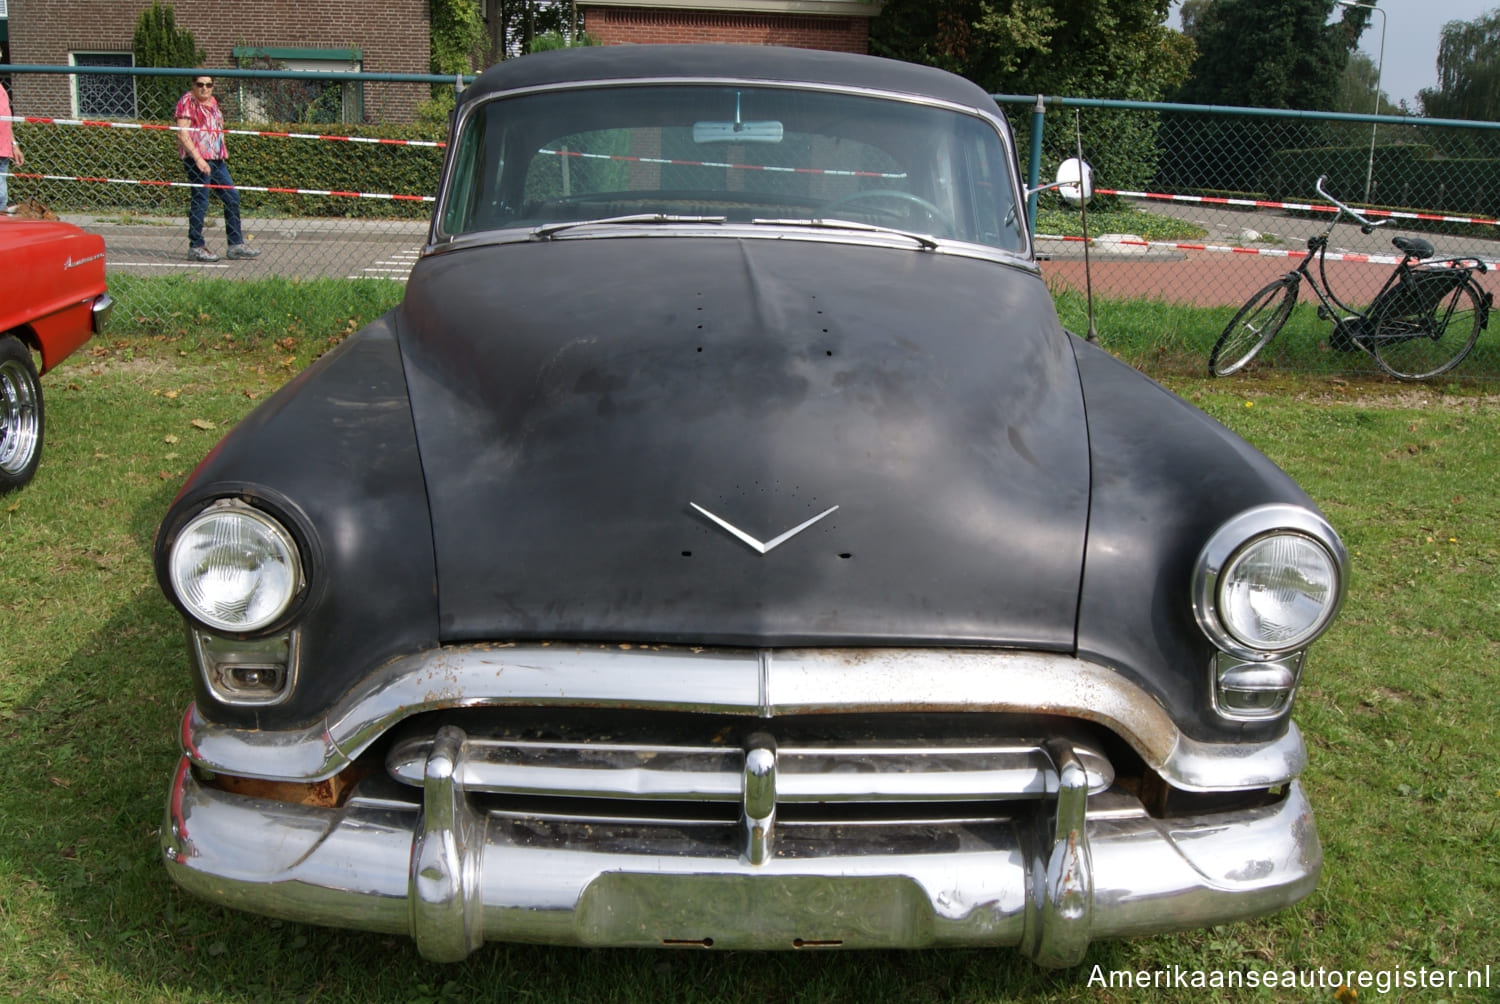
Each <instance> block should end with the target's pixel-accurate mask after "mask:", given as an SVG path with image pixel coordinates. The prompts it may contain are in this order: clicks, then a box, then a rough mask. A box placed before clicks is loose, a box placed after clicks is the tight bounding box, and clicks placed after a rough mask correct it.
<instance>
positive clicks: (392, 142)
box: [0, 115, 448, 149]
mask: <svg viewBox="0 0 1500 1004" xmlns="http://www.w3.org/2000/svg"><path fill="white" fill-rule="evenodd" d="M0 122H27V123H30V124H32V125H69V126H87V127H89V128H92V129H138V130H140V131H142V132H180V131H181V130H183V129H187V128H192V127H190V126H176V125H164V124H162V123H160V122H116V121H114V120H113V119H59V118H50V117H48V116H45V115H0ZM196 131H198V132H221V133H223V134H224V135H226V136H269V137H272V138H274V139H319V140H326V141H329V142H334V143H370V144H375V145H380V146H429V147H436V148H438V149H444V148H446V147H447V145H448V144H447V143H440V142H436V141H434V140H426V139H382V138H380V137H378V136H334V135H331V134H324V133H318V132H277V131H274V130H271V129H198V130H196Z"/></svg>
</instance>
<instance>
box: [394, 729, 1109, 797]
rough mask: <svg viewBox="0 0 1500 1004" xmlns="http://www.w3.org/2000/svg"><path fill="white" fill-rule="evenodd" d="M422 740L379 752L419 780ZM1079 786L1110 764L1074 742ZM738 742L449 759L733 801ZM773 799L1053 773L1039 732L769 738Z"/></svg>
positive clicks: (576, 789)
mask: <svg viewBox="0 0 1500 1004" xmlns="http://www.w3.org/2000/svg"><path fill="white" fill-rule="evenodd" d="M432 744H433V743H432V739H430V738H412V739H408V740H406V741H404V742H401V743H398V744H397V745H396V746H394V747H393V748H392V750H391V752H390V754H389V756H388V758H387V768H388V770H389V771H390V774H391V776H392V777H394V778H395V779H396V780H398V781H401V782H402V783H405V784H409V785H412V786H415V787H420V786H421V785H422V777H423V769H424V764H425V763H426V762H427V758H428V756H429V754H430V752H431V750H432ZM1077 749H1078V757H1079V760H1080V762H1081V764H1082V765H1083V768H1084V770H1085V771H1086V772H1087V783H1088V791H1089V793H1090V794H1094V793H1097V792H1100V791H1103V790H1104V789H1106V788H1108V787H1109V786H1110V784H1111V783H1112V782H1113V780H1114V769H1113V767H1112V766H1111V765H1110V763H1109V761H1108V760H1107V759H1106V758H1105V757H1104V756H1103V755H1102V754H1100V753H1098V752H1097V751H1095V750H1092V749H1089V748H1087V747H1083V746H1080V747H1078V748H1077ZM745 757H746V753H745V750H743V749H740V748H738V747H724V746H670V745H647V744H628V745H626V744H610V743H602V744H593V743H588V742H581V741H573V742H552V741H545V742H543V741H533V740H523V739H514V738H504V739H491V738H483V737H476V736H469V737H468V738H467V739H466V740H465V743H464V750H463V756H462V757H461V758H460V760H459V763H460V764H461V769H462V772H463V776H462V778H460V779H459V780H460V781H461V782H462V784H463V786H464V788H465V790H467V791H469V792H470V793H471V794H479V793H487V794H499V795H519V796H553V797H566V798H600V799H621V800H640V801H653V800H661V801H688V802H704V801H708V802H732V803H739V802H741V801H742V799H743V798H744V797H745V781H744V777H745V762H746V761H745ZM775 758H776V785H775V789H776V801H777V802H778V803H780V804H783V805H786V804H796V803H830V802H850V803H860V802H903V803H907V802H969V801H1004V800H1012V799H1036V798H1042V797H1046V796H1050V795H1055V794H1056V793H1057V791H1058V772H1057V768H1056V766H1055V765H1054V763H1053V758H1052V756H1051V755H1050V754H1049V753H1048V751H1047V750H1046V749H1045V748H1044V747H1043V745H1042V742H1041V741H1040V740H1036V741H1029V740H1028V741H1012V742H1005V743H991V744H977V743H969V744H965V743H962V742H958V743H953V744H938V743H935V742H933V743H900V744H891V745H869V746H848V745H838V746H822V745H806V746H803V745H793V746H778V747H777V748H776V751H775Z"/></svg>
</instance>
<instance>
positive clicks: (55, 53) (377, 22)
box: [0, 0, 881, 122]
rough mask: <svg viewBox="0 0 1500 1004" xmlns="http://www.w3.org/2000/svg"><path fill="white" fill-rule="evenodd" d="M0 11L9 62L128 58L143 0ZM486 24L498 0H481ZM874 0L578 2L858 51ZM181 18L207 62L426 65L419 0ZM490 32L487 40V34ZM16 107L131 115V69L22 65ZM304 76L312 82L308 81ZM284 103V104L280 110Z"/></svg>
mask: <svg viewBox="0 0 1500 1004" xmlns="http://www.w3.org/2000/svg"><path fill="white" fill-rule="evenodd" d="M0 5H5V6H6V7H8V19H7V20H5V21H0V24H3V25H4V27H5V29H6V34H7V36H8V38H7V43H8V48H9V52H8V55H9V61H10V62H13V63H17V64H32V65H42V66H78V67H87V66H98V67H129V66H131V65H133V62H134V58H133V56H132V54H131V38H132V35H133V34H134V32H135V25H136V21H137V20H138V19H139V17H140V13H141V11H143V10H145V9H146V8H147V7H149V6H150V0H0ZM479 6H480V11H481V13H482V15H483V16H484V18H485V21H486V23H487V25H488V26H489V27H490V29H491V30H492V31H493V30H495V28H496V26H497V25H498V24H499V22H500V18H499V17H498V8H499V0H480V4H479ZM880 7H881V0H665V2H659V3H651V4H644V3H639V2H631V0H579V2H578V4H577V12H578V21H579V22H580V23H581V26H582V27H583V29H584V30H585V31H587V32H588V33H589V34H590V35H592V36H593V37H594V38H595V39H597V40H599V41H600V42H602V43H603V44H605V45H622V44H641V43H650V42H668V43H674V42H675V43H681V42H737V43H744V44H753V45H789V46H795V47H798V48H805V49H829V50H834V51H839V52H865V51H867V48H868V41H869V20H870V18H872V17H874V16H875V15H876V14H878V13H879V12H880ZM172 8H173V12H174V15H175V18H176V22H177V25H178V27H180V28H186V29H188V30H190V31H191V32H192V33H193V38H194V40H195V41H196V42H197V44H198V47H199V48H201V49H203V50H204V52H205V54H206V63H207V66H208V67H210V68H212V69H231V68H234V67H237V66H238V67H245V68H250V69H264V68H276V69H292V70H305V71H338V70H365V71H370V72H379V73H426V72H428V67H429V61H430V37H431V27H430V22H429V17H428V0H382V2H380V3H373V4H372V3H360V4H356V3H353V2H350V0H325V2H323V3H317V4H308V3H297V2H294V0H239V2H237V3H235V4H225V3H222V2H218V0H172ZM492 41H493V40H492ZM222 79H223V80H224V81H225V83H226V84H227V85H228V86H221V88H220V91H219V98H220V101H221V102H223V103H224V104H225V111H226V113H227V114H229V115H230V116H231V117H240V118H248V119H250V120H252V121H253V120H255V119H261V120H267V121H278V120H284V119H285V118H288V117H290V118H301V117H303V116H300V115H297V114H295V109H294V113H293V114H291V115H288V114H287V113H286V112H285V110H284V105H285V102H284V101H283V102H281V106H282V107H278V103H277V101H276V100H274V99H275V98H277V97H278V94H281V95H283V96H284V92H285V90H286V88H282V89H281V91H280V92H276V91H275V90H274V89H272V88H269V87H267V88H262V89H260V90H257V89H256V88H255V86H254V85H252V84H251V83H249V82H244V83H241V82H237V81H236V80H235V79H234V78H229V77H225V78H222ZM10 83H11V87H12V96H13V98H14V99H15V101H14V103H15V106H16V108H17V109H18V110H19V109H25V112H24V114H31V115H53V116H70V117H71V116H81V117H85V118H136V117H138V116H139V114H140V112H139V108H138V102H137V96H136V84H135V81H134V79H133V78H132V77H130V76H128V75H118V74H102V73H98V74H89V73H79V74H76V75H73V76H64V75H60V74H33V73H18V74H15V75H13V76H12V77H11V81H10ZM311 86H312V85H309V87H311ZM314 95H315V96H316V97H317V99H318V101H319V108H318V111H319V114H320V115H322V116H324V117H323V118H319V119H315V120H318V121H323V120H336V121H349V122H358V121H362V120H373V121H396V122H400V121H409V120H410V119H411V118H412V114H413V111H414V109H415V107H416V105H417V104H418V103H419V102H420V101H422V100H424V99H425V98H426V97H427V96H428V91H427V88H426V87H425V86H422V85H416V84H385V83H376V82H367V83H364V84H354V85H350V84H346V85H342V86H341V87H339V88H338V90H337V93H330V92H328V91H323V92H321V93H320V92H317V91H314ZM278 112H280V114H278Z"/></svg>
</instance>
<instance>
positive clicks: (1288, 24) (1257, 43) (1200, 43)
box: [1176, 0, 1371, 111]
mask: <svg viewBox="0 0 1500 1004" xmlns="http://www.w3.org/2000/svg"><path fill="white" fill-rule="evenodd" d="M1337 7H1338V5H1337V4H1336V3H1335V0H1188V2H1187V3H1186V4H1184V5H1183V12H1182V23H1183V31H1184V33H1185V34H1186V35H1187V36H1188V37H1189V38H1191V39H1192V40H1193V43H1194V45H1195V46H1196V47H1197V50H1198V58H1197V59H1196V60H1194V61H1193V64H1192V68H1191V76H1190V78H1189V79H1188V81H1187V83H1186V84H1184V85H1183V87H1182V89H1181V90H1180V91H1178V92H1177V95H1176V100H1178V101H1183V102H1187V103H1189V104H1204V105H1210V104H1213V105H1245V106H1249V107H1252V108H1296V109H1301V110H1304V111H1327V110H1329V108H1330V107H1331V106H1332V104H1333V103H1334V102H1335V100H1336V99H1337V96H1338V94H1339V87H1340V82H1341V80H1342V78H1343V75H1344V68H1345V66H1346V65H1347V64H1348V62H1349V54H1350V53H1351V52H1353V51H1354V49H1355V47H1356V46H1357V45H1358V44H1359V36H1360V34H1361V33H1362V32H1363V31H1364V30H1365V27H1366V26H1367V25H1368V24H1369V23H1370V17H1371V15H1370V12H1369V11H1368V10H1362V9H1360V8H1358V7H1342V8H1339V9H1341V10H1342V11H1343V13H1342V15H1341V16H1340V17H1338V18H1337V19H1334V20H1332V21H1330V17H1332V15H1333V14H1334V12H1335V9H1336V8H1337Z"/></svg>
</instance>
